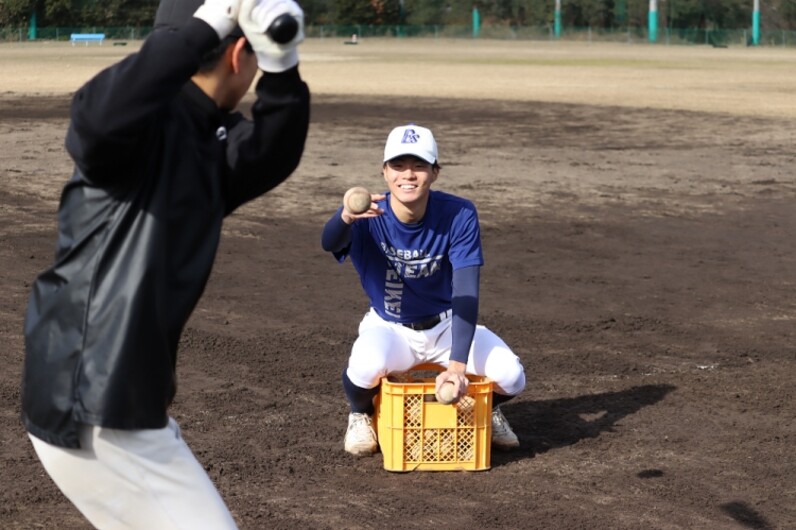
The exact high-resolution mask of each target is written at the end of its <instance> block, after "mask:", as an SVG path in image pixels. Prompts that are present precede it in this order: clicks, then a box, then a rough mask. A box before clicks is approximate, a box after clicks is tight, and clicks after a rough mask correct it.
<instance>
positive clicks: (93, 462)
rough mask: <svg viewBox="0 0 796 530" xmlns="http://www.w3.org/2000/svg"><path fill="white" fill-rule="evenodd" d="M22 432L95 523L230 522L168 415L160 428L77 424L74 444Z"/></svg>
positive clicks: (221, 529)
mask: <svg viewBox="0 0 796 530" xmlns="http://www.w3.org/2000/svg"><path fill="white" fill-rule="evenodd" d="M29 437H30V439H31V441H32V442H33V448H34V449H35V450H36V454H37V455H38V457H39V460H41V462H42V464H43V465H44V468H45V469H46V470H47V473H48V474H49V475H50V477H51V478H52V479H53V481H54V482H55V484H56V485H57V486H58V487H59V488H60V490H61V491H62V492H63V494H64V495H65V496H66V497H67V498H68V499H69V500H70V501H71V502H72V503H73V504H74V505H75V506H76V507H77V509H78V510H80V512H81V513H82V514H83V515H84V516H85V517H86V519H88V520H89V521H90V522H91V524H92V525H94V526H95V527H96V528H100V529H102V530H105V529H111V528H112V529H116V528H119V529H122V528H129V529H133V528H135V529H139V528H140V529H158V530H172V529H174V530H176V529H186V530H187V529H191V530H196V529H205V528H206V529H214V530H227V529H236V528H237V526H236V524H235V521H234V519H233V518H232V515H231V514H230V512H229V509H227V506H226V504H224V501H223V499H222V498H221V495H219V493H218V490H216V487H215V486H214V485H213V483H212V481H211V480H210V477H208V475H207V473H206V472H205V470H204V468H203V467H202V465H201V464H200V463H199V461H198V460H196V457H195V456H194V454H193V453H192V452H191V450H190V449H189V448H188V445H187V444H186V443H185V441H184V440H183V439H182V436H181V435H180V428H179V426H178V425H177V422H175V421H174V419H172V418H169V424H168V425H167V426H166V427H165V428H163V429H142V430H134V431H127V430H119V429H106V428H102V427H95V426H92V425H86V426H83V427H82V428H81V430H80V444H81V448H80V449H66V448H63V447H58V446H54V445H50V444H48V443H46V442H43V441H42V440H40V439H38V438H36V437H34V436H30V435H29Z"/></svg>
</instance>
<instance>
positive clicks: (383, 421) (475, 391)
mask: <svg viewBox="0 0 796 530" xmlns="http://www.w3.org/2000/svg"><path fill="white" fill-rule="evenodd" d="M429 370H435V371H439V370H441V368H440V367H439V366H438V365H429V364H424V365H420V366H416V367H414V368H413V369H412V370H411V371H410V372H409V373H407V374H405V377H402V378H401V379H402V380H401V381H396V380H394V378H392V377H391V378H386V377H385V378H382V380H381V389H380V391H379V394H378V395H377V396H376V415H375V417H376V430H377V433H378V437H379V446H380V447H381V452H382V454H383V455H384V469H386V470H388V471H414V470H417V471H462V470H463V471H482V470H485V469H489V468H490V457H491V454H490V450H491V438H492V420H491V417H492V381H490V380H489V379H487V378H486V377H480V376H471V375H468V376H467V378H468V379H469V380H470V385H469V386H468V388H467V395H466V396H464V397H463V398H462V399H461V400H460V401H459V403H456V404H452V405H443V404H442V403H438V402H437V400H436V398H435V396H434V390H435V384H434V379H435V378H434V377H422V376H420V374H418V372H422V371H429Z"/></svg>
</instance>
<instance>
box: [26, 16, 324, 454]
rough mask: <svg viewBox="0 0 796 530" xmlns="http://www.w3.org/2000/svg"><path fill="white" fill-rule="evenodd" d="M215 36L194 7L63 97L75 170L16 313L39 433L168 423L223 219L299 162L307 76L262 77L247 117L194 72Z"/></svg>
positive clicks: (63, 439)
mask: <svg viewBox="0 0 796 530" xmlns="http://www.w3.org/2000/svg"><path fill="white" fill-rule="evenodd" d="M218 42H219V40H218V37H217V36H216V34H215V32H214V31H213V30H212V29H211V28H210V27H209V26H208V25H207V24H205V23H204V22H202V21H201V20H198V19H191V21H190V22H188V23H187V24H186V25H185V26H183V27H182V28H181V29H179V30H160V31H156V32H154V33H153V34H152V35H150V37H149V38H148V39H147V41H146V42H145V43H144V44H143V46H142V48H141V50H140V51H139V52H138V53H136V54H133V55H131V56H129V57H128V58H126V59H124V60H123V61H121V62H120V63H117V64H115V65H114V66H112V67H110V68H108V69H106V70H104V71H102V72H101V73H99V74H98V75H97V76H96V77H95V78H93V79H92V80H91V81H89V82H88V83H87V84H86V85H85V86H83V87H82V88H81V89H80V90H79V91H78V92H77V93H76V94H75V96H74V99H73V102H72V110H71V112H72V120H71V124H70V127H69V130H68V132H67V138H66V146H67V151H68V152H69V154H70V155H71V157H72V158H73V159H74V161H75V166H76V169H75V172H74V175H73V176H72V178H71V179H70V180H69V182H68V183H67V184H66V186H65V188H64V190H63V194H62V196H61V203H60V206H59V211H58V242H57V247H56V256H55V264H54V265H53V266H52V267H51V268H50V269H48V270H47V271H45V272H43V273H42V274H41V275H40V276H39V277H38V278H37V279H36V281H35V283H34V285H33V288H32V292H31V295H30V300H29V303H28V311H27V315H26V319H25V348H26V356H25V367H24V376H23V383H22V416H23V421H24V423H25V426H26V428H27V430H28V431H29V432H30V433H31V434H33V435H34V436H36V437H38V438H41V439H42V440H44V441H46V442H49V443H51V444H55V445H59V446H63V447H79V440H78V425H79V424H80V423H86V424H91V425H100V426H104V427H110V428H117V429H152V428H162V427H164V426H165V425H166V423H167V421H168V416H167V408H168V406H169V405H170V403H171V402H172V399H173V398H174V394H175V391H176V379H175V364H176V355H177V347H178V343H179V337H180V334H181V332H182V329H183V327H184V325H185V323H186V321H187V320H188V318H189V316H190V314H191V312H192V311H193V308H194V307H195V305H196V303H197V302H198V300H199V297H200V296H201V294H202V291H203V290H204V287H205V285H206V283H207V279H208V277H209V275H210V271H211V268H212V265H213V261H214V259H215V254H216V250H217V248H218V243H219V237H220V235H221V225H222V221H223V218H224V217H225V216H226V215H228V214H229V213H231V212H232V211H233V210H235V209H236V208H237V207H238V206H240V205H241V204H243V203H244V202H246V201H249V200H251V199H253V198H255V197H257V196H259V195H261V194H262V193H264V192H266V191H268V190H269V189H271V188H273V187H275V186H276V185H278V184H279V183H281V182H282V181H283V180H285V179H286V178H287V177H288V176H289V175H290V173H292V172H293V170H294V169H295V168H296V167H297V165H298V163H299V160H300V158H301V155H302V152H303V149H304V142H305V139H306V135H307V129H308V123H309V91H308V89H307V86H306V84H304V83H303V82H302V80H301V78H300V77H299V74H298V70H297V69H296V68H294V69H291V70H288V71H287V72H284V73H280V74H264V75H263V76H262V78H261V79H260V80H259V81H258V83H257V85H256V93H257V100H256V102H255V103H254V105H253V107H252V120H247V119H245V118H244V117H243V116H242V115H241V114H239V113H227V112H222V111H220V110H219V109H218V108H217V106H216V105H215V103H214V102H213V101H212V100H211V99H210V98H208V97H207V96H206V95H205V94H204V92H202V91H201V90H200V89H199V88H198V87H197V86H196V85H194V84H193V83H192V82H190V77H191V76H192V75H193V74H194V73H195V72H196V71H197V67H198V64H199V61H200V59H201V57H202V56H203V55H204V53H206V52H207V51H209V50H211V49H212V48H213V47H215V46H216V45H217V44H218Z"/></svg>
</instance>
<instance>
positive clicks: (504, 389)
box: [321, 124, 525, 455]
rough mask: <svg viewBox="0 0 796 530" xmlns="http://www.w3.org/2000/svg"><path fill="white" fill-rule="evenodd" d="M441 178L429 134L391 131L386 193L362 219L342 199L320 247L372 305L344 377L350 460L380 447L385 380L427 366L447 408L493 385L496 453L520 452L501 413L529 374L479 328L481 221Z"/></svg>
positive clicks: (414, 129) (404, 128) (414, 128)
mask: <svg viewBox="0 0 796 530" xmlns="http://www.w3.org/2000/svg"><path fill="white" fill-rule="evenodd" d="M440 172H441V166H440V163H439V159H438V155H437V143H436V140H435V138H434V135H433V134H432V132H431V131H430V130H429V129H428V128H426V127H422V126H420V125H416V124H408V125H401V126H399V127H396V128H394V129H393V130H392V131H391V132H390V133H389V134H388V136H387V141H386V143H385V146H384V157H383V159H382V175H383V177H384V183H385V185H386V187H387V190H386V191H385V192H384V193H374V194H371V197H370V199H371V201H370V204H369V205H368V207H367V209H365V210H364V211H361V207H355V206H354V203H353V201H351V200H350V199H351V197H352V196H353V193H346V194H345V195H344V197H343V198H344V200H343V205H342V206H340V207H339V208H338V209H337V210H336V211H335V212H334V214H333V215H332V216H331V218H330V219H329V220H328V221H327V222H326V224H325V226H324V228H323V233H322V236H321V245H322V247H323V249H324V250H325V251H328V252H331V253H332V254H333V256H334V257H335V258H336V259H337V261H338V262H340V263H342V262H344V261H345V260H346V258H350V260H351V262H352V263H353V265H354V268H355V269H356V271H357V272H358V274H359V278H360V282H361V284H362V287H363V289H364V291H365V293H366V295H367V297H368V299H369V301H370V307H369V308H368V310H367V312H366V313H365V316H364V318H363V319H362V321H361V322H360V324H359V334H358V337H357V339H356V340H355V341H354V344H353V346H352V347H351V352H350V355H349V358H348V363H347V365H346V366H345V368H344V370H343V377H342V379H343V390H344V392H345V396H346V398H347V400H348V403H349V405H350V413H349V416H348V426H347V430H346V434H345V441H344V447H345V450H346V451H348V452H349V453H351V454H354V455H371V454H374V453H375V452H376V451H377V450H378V449H379V440H378V437H377V434H376V430H375V429H374V426H373V416H374V412H375V408H374V397H375V396H376V395H377V394H378V393H379V387H380V381H381V380H382V378H384V377H387V376H390V375H391V374H399V373H405V372H407V371H410V370H411V369H412V368H413V367H415V366H417V365H420V364H423V363H433V364H437V365H440V366H442V367H443V370H442V372H441V373H440V374H439V375H438V376H437V377H436V378H435V380H434V385H435V393H436V394H437V395H438V396H441V397H444V396H443V394H446V393H450V394H451V395H450V396H449V397H448V399H450V398H452V399H451V402H452V403H456V402H458V401H460V400H461V399H462V398H464V397H465V396H466V395H467V389H468V386H469V384H470V381H469V379H468V377H467V376H468V374H469V375H471V376H482V377H485V378H488V379H489V380H491V381H492V383H493V385H494V392H493V393H492V395H491V398H492V399H491V403H492V409H491V444H492V447H495V448H497V449H503V450H509V449H513V448H515V447H518V446H519V440H518V439H517V436H516V435H515V434H514V432H513V431H512V429H511V427H510V426H509V423H508V421H507V420H506V418H505V416H504V415H503V413H502V412H501V410H500V405H501V404H502V403H505V402H506V401H508V400H510V399H512V398H513V397H514V396H516V395H518V394H519V393H520V392H522V390H523V389H524V387H525V370H524V368H523V366H522V363H521V362H520V359H519V358H518V357H517V355H515V354H514V352H513V351H512V350H511V348H510V347H509V346H508V345H507V344H506V343H505V342H504V341H503V340H502V339H501V338H500V337H498V336H497V335H496V334H495V333H494V332H492V331H491V330H489V329H488V328H486V327H485V326H482V325H479V324H478V296H479V284H480V271H481V266H483V264H484V257H483V252H482V248H481V231H480V227H479V223H478V214H477V211H476V208H475V205H474V204H473V203H472V202H471V201H469V200H467V199H464V198H462V197H457V196H455V195H452V194H450V193H446V192H443V191H438V190H432V185H433V184H435V183H436V181H437V179H438V178H439V176H440ZM445 385H451V386H452V387H453V388H451V389H448V388H445Z"/></svg>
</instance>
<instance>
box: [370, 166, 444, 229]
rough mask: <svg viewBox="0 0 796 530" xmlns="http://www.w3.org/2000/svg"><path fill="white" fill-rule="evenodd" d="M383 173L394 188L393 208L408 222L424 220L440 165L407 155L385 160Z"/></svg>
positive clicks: (398, 215)
mask: <svg viewBox="0 0 796 530" xmlns="http://www.w3.org/2000/svg"><path fill="white" fill-rule="evenodd" d="M383 173H384V180H385V182H387V187H388V188H389V190H390V207H391V208H392V211H393V212H394V213H395V215H396V216H397V217H398V219H400V220H401V221H402V222H404V223H412V222H417V221H420V220H421V219H422V218H423V216H424V215H425V213H426V206H427V205H428V194H429V192H430V191H431V185H432V184H433V183H434V181H436V180H437V176H438V175H439V167H437V166H434V165H432V164H429V163H428V162H426V161H425V160H421V159H420V158H417V157H415V156H411V155H406V156H399V157H397V158H393V159H392V160H389V161H387V162H385V163H384V169H383Z"/></svg>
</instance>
